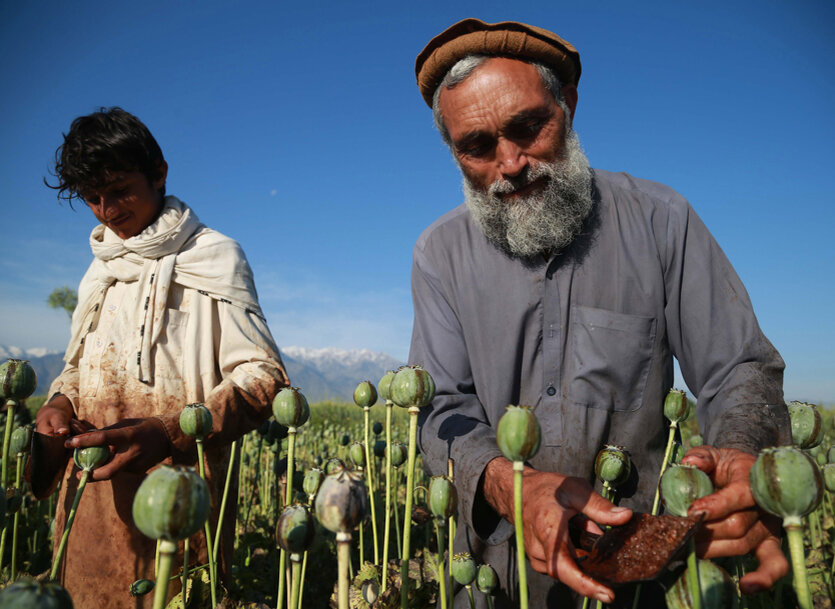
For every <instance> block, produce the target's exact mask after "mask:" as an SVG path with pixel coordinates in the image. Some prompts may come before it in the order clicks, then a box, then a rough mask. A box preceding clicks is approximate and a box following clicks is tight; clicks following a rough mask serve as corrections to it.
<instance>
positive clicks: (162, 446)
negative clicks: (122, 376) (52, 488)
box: [66, 417, 171, 481]
mask: <svg viewBox="0 0 835 609" xmlns="http://www.w3.org/2000/svg"><path fill="white" fill-rule="evenodd" d="M87 446H109V447H110V451H111V453H112V454H113V457H112V458H111V459H110V461H108V462H107V463H105V464H104V465H102V466H101V467H98V468H96V469H94V470H93V473H92V475H91V476H90V480H91V481H97V480H109V479H110V478H112V477H113V476H114V475H115V474H116V473H118V472H119V471H121V470H124V471H126V472H132V473H143V472H146V471H148V469H150V468H151V467H153V466H154V465H156V464H157V463H159V462H160V461H162V460H163V459H165V458H166V457H167V456H169V455H170V454H171V449H170V446H169V443H168V434H167V433H166V431H165V427H163V425H162V421H160V420H159V419H157V418H154V417H149V418H145V419H125V420H123V421H119V422H118V423H116V424H115V425H111V426H110V427H105V428H103V429H98V430H96V431H90V432H88V433H84V434H81V435H78V436H75V437H73V438H71V439H69V440H67V442H66V447H67V448H84V447H87ZM79 475H80V474H79Z"/></svg>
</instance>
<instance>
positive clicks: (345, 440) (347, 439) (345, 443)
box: [339, 433, 351, 446]
mask: <svg viewBox="0 0 835 609" xmlns="http://www.w3.org/2000/svg"><path fill="white" fill-rule="evenodd" d="M339 443H340V444H341V445H342V446H348V445H349V444H350V443H351V436H349V435H348V434H346V433H344V434H342V437H341V438H339Z"/></svg>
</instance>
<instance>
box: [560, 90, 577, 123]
mask: <svg viewBox="0 0 835 609" xmlns="http://www.w3.org/2000/svg"><path fill="white" fill-rule="evenodd" d="M560 93H562V97H563V99H564V100H565V105H566V106H568V109H569V110H571V120H572V122H573V121H574V112H575V110H577V85H574V84H569V85H563V86H562V87H561V88H560Z"/></svg>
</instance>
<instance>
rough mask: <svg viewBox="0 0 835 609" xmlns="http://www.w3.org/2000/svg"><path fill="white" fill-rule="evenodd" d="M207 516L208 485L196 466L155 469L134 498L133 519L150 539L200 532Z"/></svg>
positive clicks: (168, 538)
mask: <svg viewBox="0 0 835 609" xmlns="http://www.w3.org/2000/svg"><path fill="white" fill-rule="evenodd" d="M208 516H209V487H208V486H207V485H206V482H205V481H204V480H203V479H202V478H201V477H200V476H199V475H198V474H197V472H195V471H194V469H193V468H188V467H170V466H167V465H163V466H161V467H159V468H157V469H155V470H154V471H152V472H151V473H150V474H148V476H147V477H146V478H145V479H144V480H143V481H142V484H140V485H139V489H138V490H137V491H136V496H135V497H134V499H133V521H134V523H135V524H136V527H137V528H138V529H139V530H140V531H142V533H143V534H144V535H146V536H148V537H150V538H151V539H163V540H166V541H179V540H180V539H185V538H186V537H189V536H191V535H193V534H194V533H196V532H197V531H199V530H200V529H201V528H202V527H203V523H205V522H206V518H208Z"/></svg>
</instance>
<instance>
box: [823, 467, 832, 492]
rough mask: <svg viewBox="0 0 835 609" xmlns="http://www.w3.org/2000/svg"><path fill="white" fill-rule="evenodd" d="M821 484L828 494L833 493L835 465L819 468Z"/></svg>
mask: <svg viewBox="0 0 835 609" xmlns="http://www.w3.org/2000/svg"><path fill="white" fill-rule="evenodd" d="M821 474H822V475H823V484H824V486H825V487H826V490H828V491H829V492H830V493H835V463H827V464H826V465H824V466H823V467H822V468H821Z"/></svg>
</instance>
